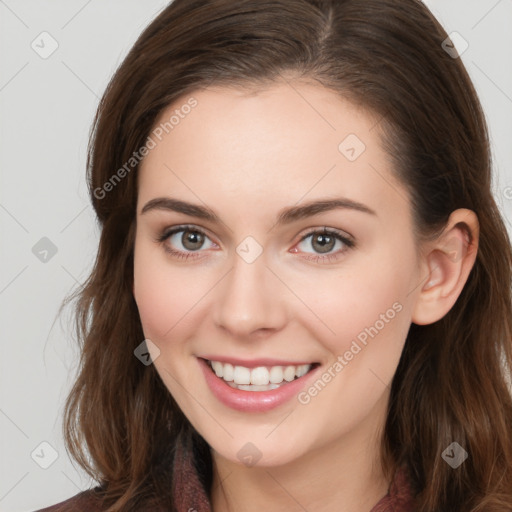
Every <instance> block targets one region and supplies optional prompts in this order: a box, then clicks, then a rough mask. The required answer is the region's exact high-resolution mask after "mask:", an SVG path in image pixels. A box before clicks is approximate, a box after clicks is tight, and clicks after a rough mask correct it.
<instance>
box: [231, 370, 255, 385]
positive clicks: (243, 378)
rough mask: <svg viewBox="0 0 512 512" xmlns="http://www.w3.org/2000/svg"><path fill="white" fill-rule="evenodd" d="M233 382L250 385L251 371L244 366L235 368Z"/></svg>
mask: <svg viewBox="0 0 512 512" xmlns="http://www.w3.org/2000/svg"><path fill="white" fill-rule="evenodd" d="M233 380H234V381H235V384H250V383H251V370H249V368H246V367H245V366H235V372H234V374H233Z"/></svg>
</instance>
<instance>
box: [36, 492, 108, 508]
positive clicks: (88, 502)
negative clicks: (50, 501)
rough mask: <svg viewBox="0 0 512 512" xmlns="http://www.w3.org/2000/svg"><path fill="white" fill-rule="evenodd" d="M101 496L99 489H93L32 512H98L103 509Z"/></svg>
mask: <svg viewBox="0 0 512 512" xmlns="http://www.w3.org/2000/svg"><path fill="white" fill-rule="evenodd" d="M101 496H102V495H101V487H95V488H94V489H88V490H86V491H82V492H80V493H78V494H76V495H75V496H72V497H71V498H68V499H67V500H65V501H61V502H60V503H57V504H55V505H51V506H50V507H46V508H42V509H40V510H36V511H34V512H82V511H83V512H100V511H101V510H102V508H103V507H102V501H103V500H102V497H101Z"/></svg>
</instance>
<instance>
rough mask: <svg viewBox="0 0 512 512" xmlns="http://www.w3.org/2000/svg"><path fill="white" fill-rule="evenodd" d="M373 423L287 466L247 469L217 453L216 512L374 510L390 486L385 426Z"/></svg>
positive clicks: (214, 481)
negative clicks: (383, 449) (383, 458)
mask: <svg viewBox="0 0 512 512" xmlns="http://www.w3.org/2000/svg"><path fill="white" fill-rule="evenodd" d="M383 412H385V411H383ZM380 416H381V417H382V418H379V419H382V420H384V418H385V415H380ZM371 419H372V420H373V422H372V421H367V422H366V423H367V425H361V424H359V425H357V428H356V429H354V430H353V431H352V432H350V433H347V434H346V435H344V436H343V437H342V438H339V439H337V440H336V441H335V442H331V443H328V444H325V445H323V446H321V447H319V448H317V449H315V450H312V451H309V452H307V453H306V454H304V455H302V456H300V457H299V458H296V459H294V460H293V461H291V462H289V463H287V464H284V465H281V466H272V467H258V466H254V467H245V466H243V465H240V464H238V463H235V462H233V461H231V460H228V459H225V458H223V457H222V456H221V455H220V454H218V453H217V452H215V451H212V457H213V483H212V488H211V503H212V510H213V512H231V511H236V512H260V511H261V510H265V511H266V512H278V511H282V510H287V511H290V512H295V511H297V512H299V511H300V512H303V511H304V510H308V511H309V512H346V511H347V512H348V511H351V512H353V511H358V512H359V511H360V512H368V511H371V509H372V508H373V507H374V506H375V505H376V504H377V503H378V502H379V501H380V500H381V499H382V498H383V497H384V496H385V495H386V494H387V492H388V489H389V485H390V482H389V481H387V480H386V478H385V477H384V475H383V472H382V469H381V466H380V443H381V431H382V425H383V421H375V419H376V418H375V417H373V418H371Z"/></svg>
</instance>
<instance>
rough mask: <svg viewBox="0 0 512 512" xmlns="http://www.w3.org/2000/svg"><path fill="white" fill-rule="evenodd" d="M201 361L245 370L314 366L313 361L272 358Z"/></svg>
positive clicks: (211, 356) (215, 358)
mask: <svg viewBox="0 0 512 512" xmlns="http://www.w3.org/2000/svg"><path fill="white" fill-rule="evenodd" d="M200 357H201V358H202V359H206V360H208V361H219V362H221V363H230V364H232V365H233V366H245V367H246V368H257V367H259V366H300V365H303V364H315V363H314V362H313V361H297V360H295V361H294V360H283V359H272V358H268V357H265V358H258V359H250V360H249V359H240V358H237V357H229V356H217V355H206V356H200Z"/></svg>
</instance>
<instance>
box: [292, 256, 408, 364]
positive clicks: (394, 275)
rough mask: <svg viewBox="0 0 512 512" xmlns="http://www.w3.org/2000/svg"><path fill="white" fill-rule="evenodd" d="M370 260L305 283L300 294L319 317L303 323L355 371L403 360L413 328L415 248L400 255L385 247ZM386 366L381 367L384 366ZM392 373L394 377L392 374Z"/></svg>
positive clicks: (333, 354)
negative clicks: (361, 365) (402, 350)
mask: <svg viewBox="0 0 512 512" xmlns="http://www.w3.org/2000/svg"><path fill="white" fill-rule="evenodd" d="M371 258H372V259H371V262H370V261H364V260H361V261H360V262H358V263H357V264H354V265H352V266H350V268H348V267H347V268H346V269H343V270H341V271H340V272H339V273H337V274H336V275H333V274H329V275H327V273H326V277H323V276H322V277H320V278H319V279H318V280H316V281H315V286H311V283H309V284H307V283H304V285H303V287H302V289H301V290H297V292H298V294H300V296H303V297H307V301H306V302H307V304H308V305H309V306H310V309H311V310H312V311H314V312H315V316H312V315H307V316H306V317H304V318H308V319H311V320H306V322H307V323H308V330H310V331H311V332H312V333H316V337H317V339H319V341H321V343H322V345H323V346H324V347H325V348H326V349H327V350H328V352H329V353H330V354H331V355H330V357H332V358H335V357H337V356H339V355H341V356H343V355H344V354H346V358H345V359H346V360H347V361H350V362H351V363H350V366H352V367H357V366H359V364H354V363H352V361H355V360H356V359H357V360H358V361H359V362H360V364H363V365H366V366H368V364H370V360H371V361H372V364H374V363H376V362H378V361H379V360H380V361H381V363H383V362H384V361H390V364H391V366H390V369H392V366H393V364H394V363H396V362H397V360H398V359H399V356H400V353H401V349H402V347H403V342H404V341H405V337H406V334H407V331H408V329H409V326H410V319H411V306H412V301H413V296H412V294H411V293H410V292H411V289H412V285H411V283H413V282H414V276H415V268H416V267H415V256H414V252H413V248H412V247H411V248H410V250H408V251H407V253H406V252H405V251H401V254H399V255H397V254H396V253H394V251H392V250H390V249H388V248H386V250H383V251H381V252H380V253H379V255H378V257H376V255H375V253H373V254H372V257H371ZM380 366H382V364H380ZM387 373H389V372H387Z"/></svg>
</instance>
